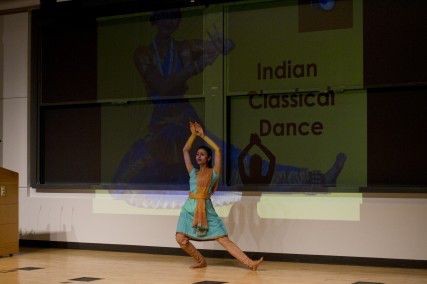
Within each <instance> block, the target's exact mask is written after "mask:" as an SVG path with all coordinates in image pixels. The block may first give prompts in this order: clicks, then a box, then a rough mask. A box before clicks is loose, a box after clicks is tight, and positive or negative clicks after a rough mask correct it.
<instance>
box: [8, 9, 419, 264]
mask: <svg viewBox="0 0 427 284" xmlns="http://www.w3.org/2000/svg"><path fill="white" fill-rule="evenodd" d="M0 27H2V34H1V37H2V43H3V47H2V48H0V51H2V56H0V57H1V58H2V60H1V62H2V66H1V67H2V72H0V73H2V74H3V75H2V82H1V84H0V86H2V88H3V90H2V94H3V97H2V99H1V101H2V104H3V108H2V110H1V114H2V130H3V141H4V142H3V145H2V146H3V149H2V155H3V164H2V165H3V167H6V168H9V169H12V170H15V171H18V172H19V174H20V183H19V184H20V212H19V214H20V216H19V222H20V230H21V232H22V233H23V238H25V239H47V240H53V241H70V242H89V243H108V244H130V245H143V246H161V247H177V245H176V244H175V240H174V230H175V225H176V221H177V217H176V216H158V215H151V213H147V212H148V211H144V210H141V209H138V208H134V211H132V210H131V211H128V213H126V214H118V213H123V212H116V213H110V214H105V213H94V212H95V211H96V208H95V205H94V204H95V203H94V200H96V199H94V198H95V194H94V193H40V192H36V190H35V189H32V188H29V186H28V184H29V182H28V169H27V164H28V159H29V157H28V151H27V147H28V125H29V124H28V122H27V117H28V96H29V93H28V92H29V88H28V79H27V78H28V77H27V76H28V72H29V68H28V54H29V49H28V15H27V14H25V13H21V14H15V15H6V16H1V17H0ZM0 55H1V54H0ZM284 196H285V195H284ZM290 196H292V195H290ZM313 198H316V196H314V195H311V196H307V198H306V199H307V200H310V199H313ZM259 199H260V198H259V197H257V196H244V197H243V199H242V201H241V202H238V203H236V204H234V206H233V207H232V208H231V211H230V214H229V216H228V218H225V223H226V225H227V226H228V228H229V231H230V237H231V238H232V239H234V240H235V241H236V242H237V243H238V244H239V245H240V246H241V247H242V248H243V249H244V250H248V251H259V252H275V253H296V254H312V255H339V256H360V257H380V258H398V259H419V260H427V222H426V221H425V218H426V216H427V198H425V196H424V198H422V197H421V198H362V199H361V203H360V205H358V206H357V209H356V211H357V212H355V214H356V216H357V217H359V218H360V220H358V218H353V219H351V218H350V219H348V220H349V221H344V220H341V221H339V220H331V218H329V219H328V218H326V219H327V220H314V219H316V217H315V215H316V212H315V211H313V212H312V213H313V219H312V220H308V219H306V220H304V219H297V218H290V219H261V218H260V217H258V214H257V205H258V202H259V201H260V200H259ZM327 200H328V202H331V200H332V203H331V204H333V203H341V202H347V201H349V202H350V203H351V201H352V200H353V197H352V196H351V195H349V196H348V197H346V196H344V197H334V196H329V197H328V198H327ZM302 206H306V205H304V204H302ZM338 208H339V207H338ZM286 209H287V208H284V209H283V210H286ZM305 209H307V210H314V209H312V208H311V207H305ZM132 212H133V213H132ZM169 213H170V212H169ZM342 213H343V214H344V211H342ZM335 214H336V216H337V218H338V219H339V216H340V212H339V211H338V212H335ZM165 215H166V214H165ZM199 247H201V248H209V249H212V248H213V249H220V247H219V246H218V245H217V244H216V243H214V242H208V243H201V244H200V245H199Z"/></svg>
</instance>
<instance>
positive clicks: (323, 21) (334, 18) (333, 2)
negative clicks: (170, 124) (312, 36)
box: [298, 0, 353, 32]
mask: <svg viewBox="0 0 427 284" xmlns="http://www.w3.org/2000/svg"><path fill="white" fill-rule="evenodd" d="M298 4H299V5H298V13H299V20H298V21H299V22H298V24H299V25H298V26H299V32H312V31H323V30H335V29H348V28H352V27H353V1H352V0H299V1H298Z"/></svg>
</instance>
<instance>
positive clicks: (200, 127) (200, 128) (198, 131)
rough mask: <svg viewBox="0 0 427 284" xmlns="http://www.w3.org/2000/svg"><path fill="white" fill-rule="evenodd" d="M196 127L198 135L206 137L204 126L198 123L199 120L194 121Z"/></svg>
mask: <svg viewBox="0 0 427 284" xmlns="http://www.w3.org/2000/svg"><path fill="white" fill-rule="evenodd" d="M193 124H194V129H195V131H196V135H197V136H199V137H200V138H203V137H205V132H204V131H203V127H202V126H201V125H200V124H199V123H198V122H194V123H193Z"/></svg>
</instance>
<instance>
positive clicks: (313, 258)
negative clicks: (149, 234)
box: [19, 239, 427, 269]
mask: <svg viewBox="0 0 427 284" xmlns="http://www.w3.org/2000/svg"><path fill="white" fill-rule="evenodd" d="M19 245H20V246H22V247H36V248H66V249H82V250H99V251H118V252H135V253H148V254H159V255H186V254H185V253H184V252H183V251H182V250H181V249H180V248H171V247H150V246H135V245H118V244H96V243H78V242H58V241H43V240H22V239H21V240H19ZM200 251H201V253H202V254H203V255H204V256H205V257H212V258H233V257H232V256H231V255H230V254H228V252H227V251H225V250H206V249H201V250H200ZM246 253H247V254H248V255H249V256H250V257H252V258H259V257H261V256H263V257H264V260H267V261H285V262H298V263H315V264H338V265H359V266H377V267H399V268H420V269H427V260H416V259H389V258H373V257H352V256H333V255H306V254H284V253H264V252H246Z"/></svg>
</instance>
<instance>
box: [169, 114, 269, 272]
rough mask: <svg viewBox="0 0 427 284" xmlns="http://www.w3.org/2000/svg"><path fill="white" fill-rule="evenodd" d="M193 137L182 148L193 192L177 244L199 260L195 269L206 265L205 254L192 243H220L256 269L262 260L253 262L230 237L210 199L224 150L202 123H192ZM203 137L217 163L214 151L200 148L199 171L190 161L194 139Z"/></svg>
mask: <svg viewBox="0 0 427 284" xmlns="http://www.w3.org/2000/svg"><path fill="white" fill-rule="evenodd" d="M190 131H191V136H190V137H189V138H188V140H187V142H186V143H185V145H184V148H183V155H184V161H185V167H186V168H187V171H188V174H189V176H190V179H189V184H190V192H189V197H188V199H187V201H186V202H185V204H184V206H183V207H182V209H181V213H180V215H179V219H178V224H177V228H176V241H177V242H178V244H179V245H180V247H181V248H182V249H183V250H184V251H185V252H186V253H188V254H189V255H190V256H192V257H193V258H194V259H195V260H196V264H194V265H193V266H191V267H192V268H201V267H205V266H206V265H207V263H206V260H205V259H204V257H203V256H202V254H201V253H200V252H199V251H198V250H197V249H196V248H195V247H194V246H193V244H191V242H190V240H197V241H208V240H216V241H218V242H219V243H220V244H221V245H222V246H223V247H224V248H225V249H226V250H227V251H228V252H229V253H230V254H231V255H232V256H234V257H235V258H236V259H238V260H239V261H240V262H242V263H243V264H244V265H246V266H247V267H249V268H250V269H251V270H257V268H258V266H259V264H260V263H261V262H262V261H263V258H261V259H259V260H256V261H254V260H252V259H250V258H249V257H248V256H247V255H246V254H245V253H244V252H243V251H242V250H241V249H240V248H239V247H238V246H237V245H236V244H234V243H233V242H232V241H231V240H230V239H229V238H228V236H227V230H226V228H225V226H224V223H223V222H222V220H221V219H220V218H219V216H218V215H217V213H216V212H215V209H214V207H213V205H212V202H211V199H210V196H211V195H212V194H214V193H215V190H216V189H217V186H218V178H219V175H220V172H221V159H222V157H221V150H220V148H219V147H218V145H217V144H216V143H215V142H214V141H213V140H212V139H211V138H209V137H208V136H207V135H205V132H204V130H203V128H202V127H201V126H200V124H198V123H197V122H196V123H191V122H190ZM197 137H200V138H201V139H203V140H204V141H205V142H206V143H207V144H208V145H209V146H210V147H211V148H212V149H213V150H214V155H213V158H214V163H213V166H212V150H211V149H210V148H209V147H206V146H200V147H198V149H197V153H196V162H197V165H198V168H195V167H194V166H193V164H192V162H191V157H190V149H191V147H192V145H193V142H194V140H195V139H196V138H197Z"/></svg>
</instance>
